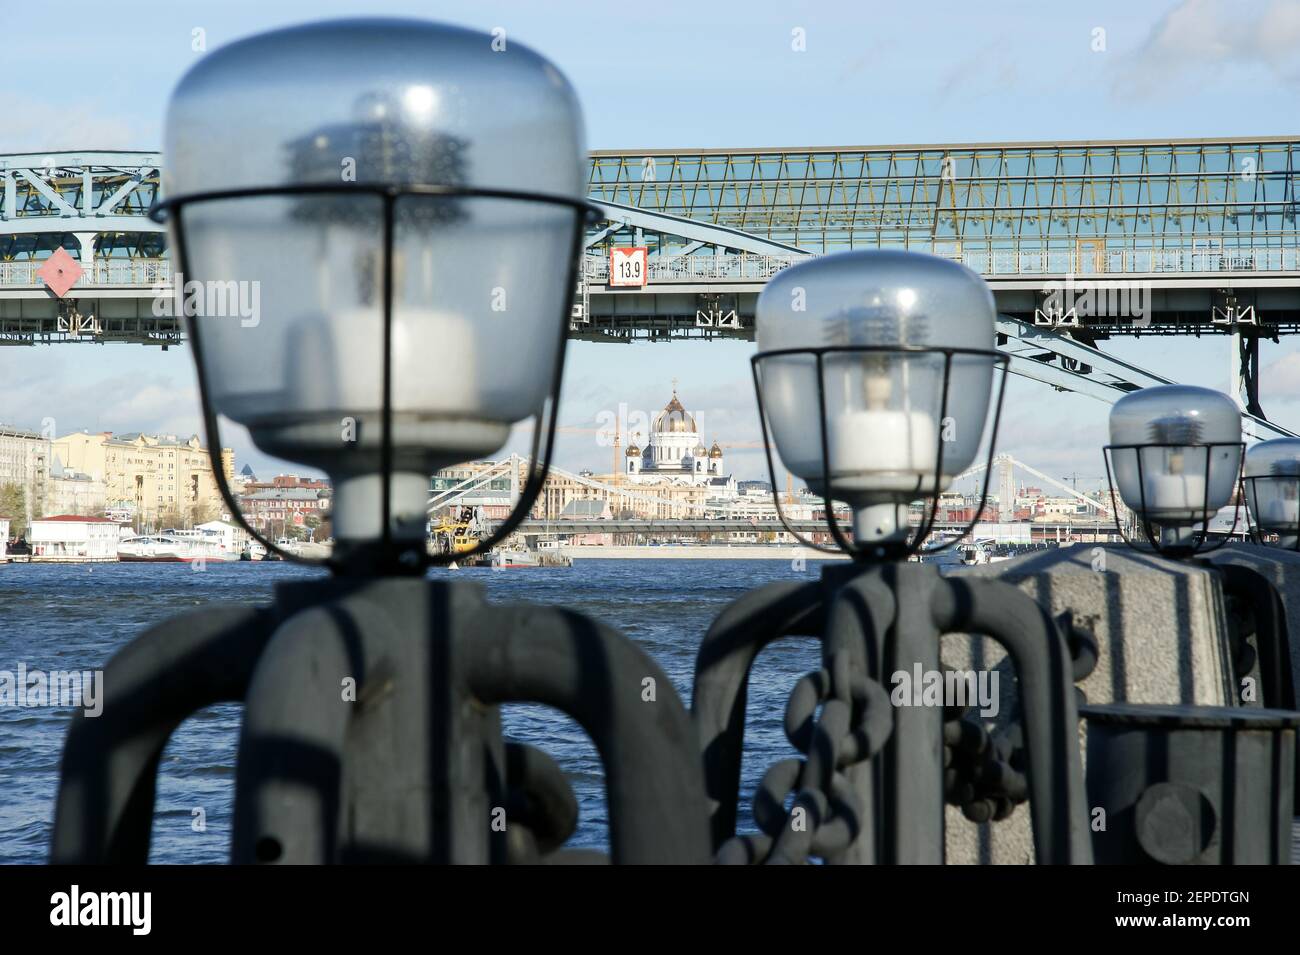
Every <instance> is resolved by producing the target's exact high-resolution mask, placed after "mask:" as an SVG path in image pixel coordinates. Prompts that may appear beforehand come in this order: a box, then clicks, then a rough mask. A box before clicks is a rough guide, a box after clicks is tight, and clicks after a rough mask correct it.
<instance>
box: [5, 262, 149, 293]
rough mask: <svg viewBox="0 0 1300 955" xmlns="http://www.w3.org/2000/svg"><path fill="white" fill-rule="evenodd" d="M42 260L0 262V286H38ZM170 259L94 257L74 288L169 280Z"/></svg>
mask: <svg viewBox="0 0 1300 955" xmlns="http://www.w3.org/2000/svg"><path fill="white" fill-rule="evenodd" d="M44 264H45V262H44V260H39V261H34V262H0V288H41V287H43V285H44V282H42V281H41V278H40V276H39V275H37V272H39V271H40V268H41V266H43V265H44ZM171 277H172V267H171V261H170V260H168V259H98V260H96V262H95V264H94V267H93V268H90V269H87V270H86V271H85V273H83V274H82V276H81V278H80V279H78V280H77V287H78V288H88V287H89V288H98V287H113V286H131V285H142V286H146V287H152V286H154V285H158V284H159V283H170V282H171Z"/></svg>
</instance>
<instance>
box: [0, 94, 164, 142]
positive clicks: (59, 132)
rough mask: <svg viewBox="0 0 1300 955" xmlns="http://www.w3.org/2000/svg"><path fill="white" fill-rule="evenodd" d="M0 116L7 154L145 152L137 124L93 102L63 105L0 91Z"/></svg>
mask: <svg viewBox="0 0 1300 955" xmlns="http://www.w3.org/2000/svg"><path fill="white" fill-rule="evenodd" d="M0 116H3V117H4V133H3V137H2V138H0V150H3V151H5V152H46V151H49V152H53V151H56V150H62V149H140V148H142V145H141V139H140V135H139V131H138V130H137V129H135V127H134V126H133V124H131V123H130V122H129V121H127V120H126V119H125V118H123V117H121V116H119V115H114V114H113V113H112V112H111V111H109V110H107V109H106V108H105V107H104V105H103V103H102V102H97V101H95V100H94V99H90V98H83V97H78V98H76V99H69V100H68V101H66V102H60V101H58V100H52V99H35V98H33V97H31V96H20V95H19V94H17V93H12V92H6V91H3V90H0Z"/></svg>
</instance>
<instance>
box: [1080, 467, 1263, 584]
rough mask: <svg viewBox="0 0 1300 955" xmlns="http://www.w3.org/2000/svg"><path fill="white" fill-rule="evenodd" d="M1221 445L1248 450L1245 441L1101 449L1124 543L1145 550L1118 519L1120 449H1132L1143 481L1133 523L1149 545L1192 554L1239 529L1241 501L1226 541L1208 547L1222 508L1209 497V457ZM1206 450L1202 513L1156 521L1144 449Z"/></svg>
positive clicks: (1167, 554) (1163, 550)
mask: <svg viewBox="0 0 1300 955" xmlns="http://www.w3.org/2000/svg"><path fill="white" fill-rule="evenodd" d="M1219 448H1222V449H1224V452H1225V453H1227V454H1231V453H1232V452H1234V451H1235V452H1236V453H1237V454H1238V455H1239V456H1240V455H1242V454H1243V453H1244V452H1245V449H1246V445H1245V444H1244V443H1243V442H1237V443H1232V442H1222V443H1216V444H1201V445H1186V444H1108V445H1105V446H1104V447H1103V448H1102V454H1103V456H1104V457H1105V461H1106V482H1107V484H1108V485H1109V488H1110V503H1111V512H1112V513H1113V514H1114V515H1115V529H1116V530H1117V531H1118V533H1119V535H1120V537H1121V538H1123V540H1124V543H1126V544H1128V545H1129V546H1130V547H1132V548H1134V549H1135V550H1143V549H1144V545H1143V543H1142V542H1141V541H1140V540H1135V539H1134V538H1133V537H1132V535H1131V534H1130V533H1129V532H1127V531H1125V529H1124V525H1123V522H1122V521H1121V520H1120V519H1119V506H1118V504H1117V502H1116V498H1115V483H1116V482H1115V479H1114V476H1113V472H1112V467H1113V463H1112V455H1113V454H1114V453H1115V452H1117V451H1119V452H1132V453H1133V454H1134V460H1135V466H1136V468H1137V473H1138V481H1139V482H1140V503H1139V506H1138V507H1134V508H1131V511H1132V513H1133V515H1134V523H1135V524H1136V525H1138V527H1139V528H1140V529H1141V531H1142V537H1143V539H1145V541H1146V544H1147V545H1149V548H1150V549H1151V550H1153V551H1155V552H1156V553H1158V554H1160V555H1161V556H1164V557H1175V558H1177V557H1190V556H1191V555H1193V554H1201V553H1210V552H1212V551H1215V550H1218V549H1219V548H1220V547H1222V546H1223V545H1224V544H1225V543H1227V541H1228V538H1229V537H1231V536H1232V534H1233V533H1234V532H1235V531H1236V529H1237V523H1238V518H1239V517H1240V513H1241V502H1240V500H1238V501H1236V502H1234V504H1233V519H1232V527H1231V528H1230V529H1229V530H1228V531H1227V532H1226V533H1225V534H1224V535H1223V540H1221V541H1219V542H1218V543H1216V544H1214V545H1212V546H1209V547H1207V546H1206V543H1207V542H1208V541H1209V537H1210V521H1211V520H1212V519H1213V518H1214V516H1215V515H1216V514H1217V513H1218V511H1219V508H1213V507H1211V503H1212V502H1211V500H1210V480H1209V475H1210V460H1211V457H1212V456H1213V454H1214V451H1215V449H1219ZM1201 449H1204V451H1205V468H1204V478H1205V489H1204V493H1203V495H1202V499H1201V505H1200V506H1199V507H1197V508H1196V511H1197V512H1198V513H1200V514H1201V515H1202V516H1201V517H1200V518H1198V519H1194V520H1190V521H1188V520H1177V519H1175V520H1165V521H1159V520H1153V519H1151V517H1150V516H1149V514H1150V508H1149V507H1148V506H1147V502H1146V483H1147V477H1148V475H1147V474H1146V473H1144V467H1143V464H1142V456H1143V455H1142V452H1143V451H1147V450H1153V451H1161V452H1165V453H1178V452H1182V453H1186V452H1187V451H1189V450H1201ZM1198 524H1199V525H1200V529H1199V530H1196V529H1193V530H1191V531H1190V532H1187V533H1182V534H1171V533H1170V532H1171V531H1175V530H1182V529H1185V528H1188V527H1191V528H1195V527H1196V525H1198Z"/></svg>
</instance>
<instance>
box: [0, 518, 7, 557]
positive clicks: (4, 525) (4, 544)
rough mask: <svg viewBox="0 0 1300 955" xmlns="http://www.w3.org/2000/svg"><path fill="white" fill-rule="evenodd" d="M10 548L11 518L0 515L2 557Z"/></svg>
mask: <svg viewBox="0 0 1300 955" xmlns="http://www.w3.org/2000/svg"><path fill="white" fill-rule="evenodd" d="M8 549H9V518H7V517H0V557H4V556H5V555H6V554H7V552H8Z"/></svg>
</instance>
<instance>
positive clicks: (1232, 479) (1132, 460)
mask: <svg viewBox="0 0 1300 955" xmlns="http://www.w3.org/2000/svg"><path fill="white" fill-rule="evenodd" d="M1110 436H1111V442H1110V443H1109V444H1107V445H1105V446H1104V447H1103V448H1102V457H1103V459H1104V461H1105V465H1106V482H1107V485H1108V487H1109V489H1110V496H1111V508H1112V512H1113V514H1114V516H1115V528H1116V530H1117V531H1118V532H1119V535H1120V537H1121V538H1123V540H1124V542H1125V543H1126V544H1128V545H1129V546H1130V547H1134V548H1136V549H1138V550H1146V549H1150V550H1151V551H1154V552H1156V553H1158V554H1160V555H1162V556H1165V557H1171V558H1175V559H1181V558H1185V557H1191V556H1193V555H1195V554H1198V553H1208V552H1210V551H1213V550H1217V549H1218V548H1219V547H1222V546H1223V544H1224V543H1226V542H1227V540H1228V538H1229V537H1231V536H1232V534H1233V533H1234V532H1235V531H1236V529H1237V523H1238V521H1239V519H1240V509H1241V499H1240V495H1234V492H1236V491H1237V490H1238V489H1239V488H1240V487H1241V477H1242V465H1243V462H1244V459H1245V444H1244V442H1243V441H1242V440H1241V413H1240V411H1239V410H1238V408H1237V406H1236V405H1235V404H1234V403H1233V402H1232V399H1231V398H1229V397H1228V396H1227V395H1225V394H1222V393H1221V392H1217V391H1212V390H1211V389H1208V388H1200V387H1196V386H1192V385H1159V386H1155V387H1152V388H1144V389H1142V390H1140V391H1135V392H1131V393H1130V394H1128V395H1125V396H1124V397H1123V398H1121V399H1120V400H1119V401H1117V402H1116V403H1115V406H1114V408H1112V410H1111V415H1110ZM1234 496H1235V497H1236V500H1235V501H1234V500H1233V499H1234ZM1120 500H1122V501H1123V502H1124V504H1125V505H1127V507H1128V508H1129V510H1130V511H1131V512H1132V513H1133V517H1134V523H1135V524H1136V526H1137V527H1138V528H1139V529H1140V530H1141V534H1142V537H1141V538H1140V539H1138V538H1136V537H1135V536H1134V535H1133V534H1131V533H1130V532H1129V531H1126V530H1125V528H1124V525H1123V522H1122V521H1121V520H1120V517H1119V501H1120ZM1230 502H1232V503H1233V521H1232V527H1231V528H1229V529H1228V530H1227V531H1226V532H1225V533H1224V535H1223V538H1222V539H1221V540H1220V541H1219V542H1218V543H1215V544H1210V522H1211V521H1212V520H1213V519H1214V518H1215V516H1216V515H1217V514H1218V513H1219V511H1220V510H1222V509H1223V508H1224V507H1226V506H1227V505H1228V504H1229V503H1230ZM1143 541H1145V544H1144V543H1142V542H1143Z"/></svg>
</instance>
